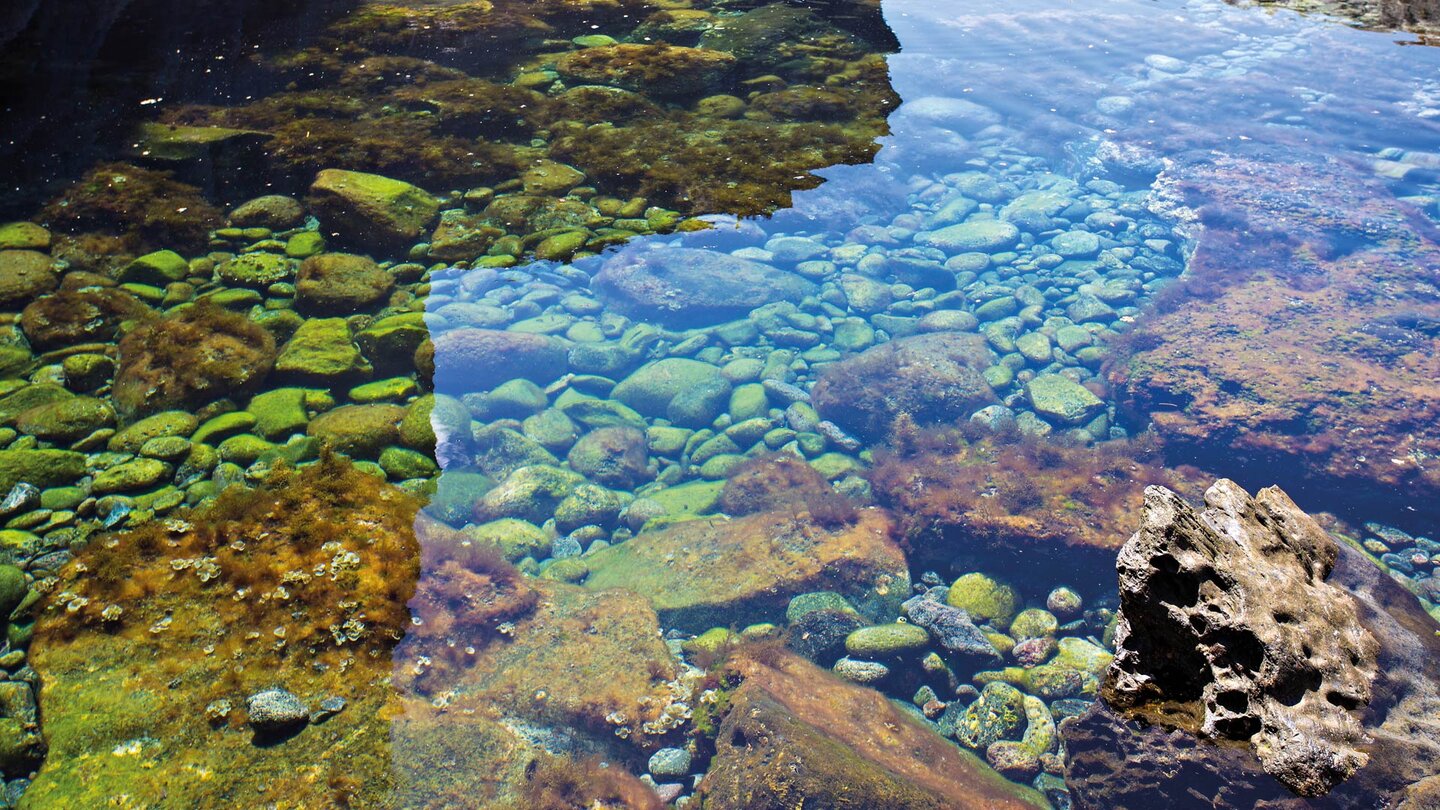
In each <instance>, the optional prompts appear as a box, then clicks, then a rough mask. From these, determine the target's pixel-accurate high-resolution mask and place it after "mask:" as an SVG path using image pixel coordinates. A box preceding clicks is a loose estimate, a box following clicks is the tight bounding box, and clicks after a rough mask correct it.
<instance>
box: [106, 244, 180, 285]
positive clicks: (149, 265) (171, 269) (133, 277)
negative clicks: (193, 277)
mask: <svg viewBox="0 0 1440 810" xmlns="http://www.w3.org/2000/svg"><path fill="white" fill-rule="evenodd" d="M188 275H190V263H189V262H187V261H185V257H184V256H181V255H180V254H179V253H176V252H175V251H173V250H157V251H155V252H154V253H147V254H145V255H144V256H141V257H140V258H138V259H136V260H135V261H133V262H131V263H130V264H129V265H127V266H126V267H125V269H124V270H123V271H121V273H120V280H121V281H128V282H139V283H141V284H162V285H163V284H170V283H172V282H175V281H184V280H185V277H186V276H188Z"/></svg>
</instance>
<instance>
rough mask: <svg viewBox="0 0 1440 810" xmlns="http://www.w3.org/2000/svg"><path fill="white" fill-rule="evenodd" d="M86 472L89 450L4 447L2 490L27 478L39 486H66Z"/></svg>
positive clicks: (0, 469)
mask: <svg viewBox="0 0 1440 810" xmlns="http://www.w3.org/2000/svg"><path fill="white" fill-rule="evenodd" d="M83 475H85V454H84V453H75V452H71V451H69V450H0V490H4V491H5V492H9V491H10V489H11V487H14V486H15V485H16V484H18V483H20V482H21V481H24V482H25V483H27V484H30V485H32V486H35V487H39V488H41V489H44V488H46V487H55V486H63V485H65V484H71V483H74V482H75V481H76V480H77V479H79V478H80V477H81V476H83Z"/></svg>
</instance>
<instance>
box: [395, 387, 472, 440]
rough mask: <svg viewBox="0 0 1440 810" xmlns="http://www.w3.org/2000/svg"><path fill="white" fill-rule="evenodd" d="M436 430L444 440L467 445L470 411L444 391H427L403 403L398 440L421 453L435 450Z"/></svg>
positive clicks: (469, 436) (469, 433)
mask: <svg viewBox="0 0 1440 810" xmlns="http://www.w3.org/2000/svg"><path fill="white" fill-rule="evenodd" d="M437 430H439V431H440V433H441V434H442V435H444V436H445V439H446V443H447V444H455V445H457V446H460V447H468V446H469V444H470V439H471V432H470V411H469V410H467V409H466V408H465V405H464V403H462V402H461V401H460V400H458V399H455V398H454V397H449V396H446V395H444V394H426V395H425V396H422V397H418V398H416V400H415V401H414V402H412V403H410V404H409V405H408V406H406V408H405V416H404V418H403V419H401V420H400V441H401V442H402V443H404V445H405V446H406V447H409V448H410V449H412V450H419V451H420V452H422V453H433V452H435V443H436V431H437Z"/></svg>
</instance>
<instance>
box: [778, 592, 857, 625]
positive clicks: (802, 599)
mask: <svg viewBox="0 0 1440 810" xmlns="http://www.w3.org/2000/svg"><path fill="white" fill-rule="evenodd" d="M817 610H829V611H834V612H837V613H848V614H850V615H852V616H859V615H860V614H859V612H858V611H856V610H855V607H854V605H851V604H850V601H849V600H847V599H846V598H845V597H844V596H841V595H840V594H838V593H836V592H835V591H812V592H810V593H802V594H800V595H798V596H796V597H794V598H792V599H791V600H790V603H789V604H788V605H786V607H785V620H786V621H788V622H790V623H791V624H794V623H795V622H797V621H799V620H800V619H802V618H804V617H805V616H806V615H808V614H811V613H814V612H815V611H817Z"/></svg>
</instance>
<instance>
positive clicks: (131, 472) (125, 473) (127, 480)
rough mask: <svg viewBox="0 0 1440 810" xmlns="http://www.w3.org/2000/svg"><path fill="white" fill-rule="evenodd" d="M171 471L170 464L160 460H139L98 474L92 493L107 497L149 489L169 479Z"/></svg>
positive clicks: (92, 485)
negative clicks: (113, 493) (117, 493)
mask: <svg viewBox="0 0 1440 810" xmlns="http://www.w3.org/2000/svg"><path fill="white" fill-rule="evenodd" d="M171 470H172V468H171V467H170V465H169V464H166V463H165V462H163V461H160V460H159V459H154V458H137V459H135V460H134V461H127V462H125V463H124V464H118V465H116V466H114V467H111V468H110V469H108V470H105V471H103V472H101V473H99V474H97V475H96V476H95V481H94V482H93V483H92V484H91V485H90V491H91V492H92V493H93V494H95V495H107V494H109V493H112V492H134V491H136V490H141V489H147V488H149V487H153V486H155V485H156V484H158V483H160V482H161V481H163V480H165V479H166V478H168V477H169V476H170V473H171Z"/></svg>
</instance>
